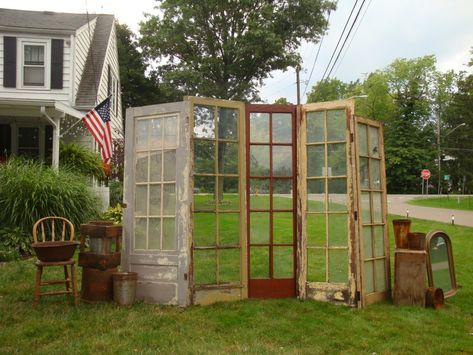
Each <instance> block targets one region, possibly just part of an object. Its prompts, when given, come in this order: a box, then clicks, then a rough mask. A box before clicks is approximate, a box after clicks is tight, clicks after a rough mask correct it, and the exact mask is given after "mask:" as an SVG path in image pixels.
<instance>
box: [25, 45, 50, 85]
mask: <svg viewBox="0 0 473 355" xmlns="http://www.w3.org/2000/svg"><path fill="white" fill-rule="evenodd" d="M45 47H46V45H44V44H25V45H24V46H23V85H24V86H45V72H46V65H45V52H46V50H45Z"/></svg>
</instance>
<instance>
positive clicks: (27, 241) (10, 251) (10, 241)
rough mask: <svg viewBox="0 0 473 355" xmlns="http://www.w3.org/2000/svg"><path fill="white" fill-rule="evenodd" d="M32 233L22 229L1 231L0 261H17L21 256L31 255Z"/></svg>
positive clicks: (4, 229) (12, 228) (3, 229)
mask: <svg viewBox="0 0 473 355" xmlns="http://www.w3.org/2000/svg"><path fill="white" fill-rule="evenodd" d="M31 243H32V240H31V233H26V232H24V231H23V230H22V229H21V228H20V227H5V228H2V229H0V261H10V260H16V259H18V258H19V257H20V256H21V255H31V254H32V252H33V250H32V248H31Z"/></svg>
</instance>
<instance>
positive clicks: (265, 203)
mask: <svg viewBox="0 0 473 355" xmlns="http://www.w3.org/2000/svg"><path fill="white" fill-rule="evenodd" d="M250 209H252V210H269V179H250Z"/></svg>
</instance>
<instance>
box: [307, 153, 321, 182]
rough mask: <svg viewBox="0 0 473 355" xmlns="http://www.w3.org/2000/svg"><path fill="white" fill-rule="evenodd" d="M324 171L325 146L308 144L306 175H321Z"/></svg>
mask: <svg viewBox="0 0 473 355" xmlns="http://www.w3.org/2000/svg"><path fill="white" fill-rule="evenodd" d="M324 172H325V146H323V145H310V146H308V147H307V176H308V177H314V176H323V175H324Z"/></svg>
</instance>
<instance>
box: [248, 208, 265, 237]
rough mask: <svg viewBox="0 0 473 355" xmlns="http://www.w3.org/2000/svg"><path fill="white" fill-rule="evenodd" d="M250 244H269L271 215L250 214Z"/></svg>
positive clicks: (261, 213) (263, 213) (262, 213)
mask: <svg viewBox="0 0 473 355" xmlns="http://www.w3.org/2000/svg"><path fill="white" fill-rule="evenodd" d="M250 243H251V244H267V243H269V213H266V212H252V213H250Z"/></svg>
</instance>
